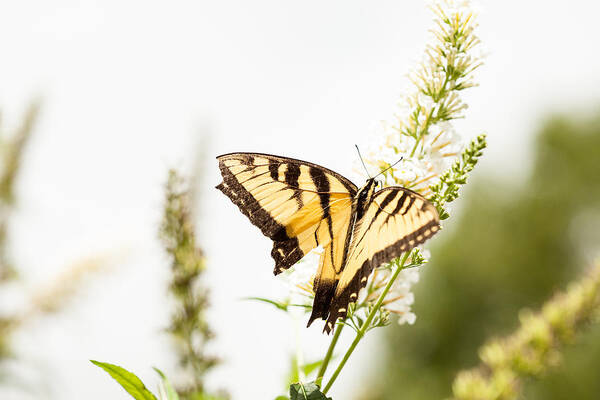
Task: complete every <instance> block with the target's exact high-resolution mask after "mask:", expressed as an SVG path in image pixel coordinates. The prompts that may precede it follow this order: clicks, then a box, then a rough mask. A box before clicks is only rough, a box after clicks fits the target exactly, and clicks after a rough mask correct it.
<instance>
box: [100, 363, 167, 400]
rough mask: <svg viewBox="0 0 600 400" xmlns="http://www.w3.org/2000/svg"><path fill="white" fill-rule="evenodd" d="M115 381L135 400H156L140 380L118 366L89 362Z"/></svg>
mask: <svg viewBox="0 0 600 400" xmlns="http://www.w3.org/2000/svg"><path fill="white" fill-rule="evenodd" d="M90 361H91V362H92V364H94V365H96V366H98V367H100V368H102V369H103V370H105V371H106V372H108V374H109V375H110V376H112V377H113V379H114V380H116V381H117V382H118V383H119V385H121V386H122V387H123V389H125V390H126V391H127V393H129V394H130V395H131V397H133V398H134V399H136V400H156V396H154V395H153V394H152V392H151V391H149V390H148V389H146V386H144V384H143V383H142V381H141V380H140V378H138V377H137V376H135V375H134V374H132V373H131V372H129V371H127V370H126V369H125V368H121V367H119V366H118V365H114V364H109V363H103V362H100V361H94V360H90Z"/></svg>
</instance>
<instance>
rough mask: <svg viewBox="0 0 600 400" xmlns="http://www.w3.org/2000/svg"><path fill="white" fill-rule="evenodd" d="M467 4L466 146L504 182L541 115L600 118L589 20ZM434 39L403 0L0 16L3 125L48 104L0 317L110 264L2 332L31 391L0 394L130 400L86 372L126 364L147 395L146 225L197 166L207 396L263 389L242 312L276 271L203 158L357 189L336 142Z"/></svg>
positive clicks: (284, 332)
mask: <svg viewBox="0 0 600 400" xmlns="http://www.w3.org/2000/svg"><path fill="white" fill-rule="evenodd" d="M481 11H482V12H481V14H480V18H479V22H480V30H479V34H480V37H481V39H482V41H483V43H484V45H485V48H486V49H487V51H488V52H489V56H488V57H487V59H486V65H485V66H484V67H483V68H482V69H481V70H480V71H479V72H478V74H477V80H478V82H479V83H480V87H478V88H475V89H471V90H470V91H469V93H467V96H466V100H467V102H468V103H469V105H470V108H469V110H468V111H467V119H465V120H464V121H460V122H459V123H458V124H457V126H458V127H459V128H460V131H461V133H462V134H463V135H464V136H465V137H467V138H468V137H472V136H474V135H476V134H479V133H481V132H484V131H485V132H487V133H488V134H489V150H488V151H487V152H486V158H485V160H484V162H483V167H482V168H483V169H486V170H487V171H489V172H493V173H494V174H495V175H497V176H501V177H504V178H506V179H518V175H519V174H523V173H526V172H527V168H528V165H529V164H528V152H527V149H528V145H529V143H530V140H531V134H532V132H533V131H534V130H535V128H536V127H537V126H538V124H539V122H540V121H541V120H543V117H544V115H546V113H547V112H549V111H550V110H563V111H568V110H571V111H572V110H579V109H583V110H592V109H594V107H597V105H598V104H599V100H600V74H598V71H600V55H599V53H598V51H597V49H598V45H597V42H598V39H599V38H600V26H599V24H598V22H597V17H598V12H599V11H600V9H599V7H598V6H597V5H595V3H594V2H588V1H583V0H580V1H570V2H555V1H545V2H541V1H539V2H538V1H533V2H525V1H502V2H500V1H495V2H491V1H487V2H483V3H482V7H481ZM430 27H431V13H430V12H429V11H428V10H427V9H426V7H425V4H424V3H422V2H420V1H411V2H406V1H376V2H365V1H348V0H344V1H341V0H339V1H312V0H310V1H301V2H300V1H294V2H292V1H289V0H284V1H282V0H272V1H264V0H255V1H241V0H239V1H231V0H229V1H228V0H225V1H212V2H208V1H172V2H156V1H65V0H61V1H52V2H48V1H32V0H21V1H18V2H17V1H10V2H9V1H2V2H0V57H1V58H0V60H2V61H1V63H0V108H1V109H2V112H3V123H4V124H5V127H6V126H14V125H15V124H17V123H18V121H19V119H20V116H21V114H22V112H23V110H24V109H25V107H26V104H27V103H28V101H29V100H30V99H31V98H33V97H36V96H40V97H41V98H42V99H43V112H42V114H41V116H40V120H39V123H38V124H37V127H36V129H35V132H34V136H33V138H32V141H31V143H30V145H29V146H28V148H27V152H26V158H25V160H24V167H23V170H22V173H21V175H20V179H19V181H18V187H17V192H18V199H19V203H18V209H17V211H16V215H15V216H14V219H13V224H12V227H11V231H10V232H11V241H10V244H11V251H12V254H13V257H14V260H15V264H17V265H18V267H19V268H20V270H21V271H22V280H21V282H20V283H18V284H16V285H14V286H13V287H12V288H10V290H8V292H10V293H12V294H13V295H10V296H9V295H8V294H7V293H6V289H3V290H5V293H0V300H2V299H4V300H5V301H4V305H3V307H4V308H9V309H10V308H12V307H13V304H14V303H10V304H8V305H7V303H6V301H9V300H6V299H10V301H11V302H14V301H16V300H15V296H14V294H15V293H19V292H20V290H21V288H23V287H25V288H27V289H30V290H33V289H34V288H36V287H40V286H41V287H43V286H45V285H48V284H49V283H50V282H51V281H52V278H53V277H55V276H56V275H57V274H59V273H61V271H65V269H66V268H67V267H68V266H69V265H71V264H73V263H76V262H77V261H78V260H81V259H82V258H85V257H88V256H95V255H108V256H111V257H112V258H111V259H112V260H113V261H112V262H111V263H110V269H109V270H108V271H107V272H104V273H100V274H99V275H98V277H97V278H96V279H94V280H93V281H89V282H88V283H87V284H86V285H85V286H84V287H82V288H81V290H80V296H78V297H77V299H76V300H75V301H74V302H73V303H71V305H70V306H69V307H68V308H67V309H66V310H65V311H64V312H62V313H60V314H59V315H56V316H53V317H48V318H42V319H39V320H36V321H35V322H33V323H31V324H29V325H27V327H26V328H27V329H24V330H23V331H22V333H20V334H18V335H17V336H16V337H15V348H16V351H17V354H18V355H19V358H20V359H21V360H22V362H21V363H19V364H15V365H13V366H12V368H13V369H14V370H15V371H14V372H16V373H17V374H19V375H20V376H23V379H24V380H25V381H24V383H23V385H25V386H27V387H28V389H27V391H23V390H17V389H14V388H8V387H3V388H0V398H2V399H8V400H12V399H19V400H20V399H29V398H49V399H65V400H71V399H72V400H75V399H82V398H85V399H107V398H110V399H127V398H128V396H127V395H126V393H125V392H124V391H122V389H120V388H119V387H118V386H117V385H116V383H114V382H113V381H112V380H111V379H110V378H109V377H108V376H107V375H105V374H104V373H103V372H102V371H100V370H99V369H97V368H96V367H93V366H92V365H91V364H90V363H89V362H88V361H87V360H88V359H90V358H93V359H98V360H104V361H109V362H113V363H117V364H120V365H123V366H125V367H127V368H128V369H130V370H132V371H135V372H136V373H137V374H138V375H139V376H140V377H141V378H142V379H143V380H144V381H145V382H147V383H148V384H149V386H150V387H152V388H154V387H155V386H154V383H155V382H156V381H157V379H156V377H155V375H154V372H153V371H152V370H151V368H150V367H151V366H158V367H160V368H162V369H163V370H165V371H166V372H170V371H173V369H174V366H175V360H174V357H173V356H172V354H171V350H170V347H169V346H170V342H169V340H168V338H166V337H165V335H164V334H162V333H161V329H162V328H163V327H164V326H165V324H166V323H167V320H168V313H169V310H170V303H169V300H168V297H167V295H166V280H167V279H168V260H167V259H166V258H165V255H164V254H163V253H162V250H161V247H160V243H159V242H158V240H157V234H156V232H157V227H158V224H159V222H160V215H161V204H162V195H163V193H162V184H163V182H164V180H165V177H166V171H167V169H168V168H169V167H179V168H181V169H182V170H184V171H190V170H191V168H192V167H193V166H194V165H201V168H202V169H203V171H204V172H205V174H204V178H203V181H202V182H201V183H200V184H201V194H202V196H201V198H202V204H201V206H202V209H201V213H200V216H199V219H198V222H199V223H200V224H201V226H200V235H199V240H200V243H201V244H202V246H203V247H204V249H205V250H206V254H207V256H208V263H209V268H210V271H209V273H208V278H207V283H208V285H209V286H210V288H211V298H212V303H213V308H212V310H211V312H210V321H211V323H212V325H213V327H214V329H215V331H216V333H217V340H216V342H215V343H214V345H213V347H212V349H213V350H214V352H215V353H216V354H219V355H220V356H221V357H222V358H223V361H224V362H223V364H222V365H221V366H220V367H219V368H218V369H217V370H215V372H214V373H213V374H211V376H210V379H209V386H210V387H213V388H218V387H223V388H227V389H228V390H229V391H230V392H231V394H232V395H233V398H234V399H272V398H274V397H275V396H276V395H277V394H280V393H281V392H282V391H283V379H284V376H285V373H286V372H287V368H288V361H287V360H288V356H289V354H290V353H291V352H292V351H293V344H294V340H295V337H294V331H293V329H292V325H291V324H290V322H289V321H288V319H287V318H286V317H285V316H284V315H283V314H282V315H279V314H278V313H276V312H275V311H273V310H271V309H270V308H268V307H266V306H263V305H260V304H252V303H244V302H240V301H239V300H238V299H239V298H241V297H244V296H250V295H263V296H268V295H276V294H277V293H281V292H282V290H283V286H282V285H281V284H280V283H278V282H277V280H276V279H275V278H273V276H272V273H271V270H272V260H271V259H270V257H269V252H270V244H269V241H268V240H267V239H266V238H264V237H262V236H261V235H260V233H259V232H258V230H257V229H256V228H253V227H252V226H251V225H250V224H249V223H248V221H247V220H246V219H245V217H243V216H242V215H241V214H240V213H239V212H238V211H237V209H236V208H235V206H233V205H232V204H231V203H230V202H229V200H227V199H226V198H225V197H224V196H223V195H222V194H220V193H218V192H217V191H216V190H214V189H213V186H214V185H215V184H217V183H218V182H219V177H218V171H217V165H216V162H215V160H214V157H215V156H216V155H218V154H221V153H226V152H231V151H259V152H267V153H275V154H281V155H286V156H291V157H297V158H302V159H306V160H309V161H313V162H316V163H319V164H322V165H326V166H328V167H330V168H332V169H334V170H336V171H338V172H340V173H342V174H344V175H347V176H352V166H353V163H354V161H355V158H356V157H355V153H354V148H353V144H354V143H357V144H359V145H362V146H366V145H367V143H368V141H369V138H368V132H369V131H370V129H371V128H372V126H373V124H374V123H376V121H378V120H381V119H388V118H390V117H391V115H392V114H393V112H394V109H395V106H396V103H397V101H398V100H399V99H400V94H401V92H402V90H403V89H404V88H406V87H407V80H406V77H405V74H406V72H407V71H408V69H409V68H411V67H412V66H414V65H415V63H416V62H417V61H418V60H419V59H420V57H421V54H422V50H423V48H424V46H425V43H426V42H427V39H428V37H429V36H428V28H430ZM207 135H209V136H210V138H209V140H208V143H209V146H208V147H206V148H204V150H202V149H200V148H199V144H200V143H202V137H203V136H207ZM200 156H202V158H201V159H199V157H200ZM198 163H199V164H198ZM357 183H360V182H357ZM16 297H18V296H16ZM417 301H426V299H417ZM19 304H20V303H19ZM417 323H418V319H417ZM388 329H410V328H409V327H408V328H407V327H403V328H397V327H392V328H388ZM304 334H305V337H304V340H305V341H306V342H307V343H309V344H310V345H307V346H305V347H310V348H311V349H312V350H311V352H310V353H309V354H307V356H306V357H307V358H308V359H314V358H316V357H318V356H319V355H321V354H322V353H324V351H325V347H326V344H327V343H326V340H325V339H324V338H323V337H322V336H321V335H320V333H319V328H313V329H311V330H309V331H307V332H304ZM347 339H348V338H346V340H347ZM379 339H380V338H379V337H378V336H377V335H373V336H372V337H367V340H366V343H365V344H364V345H361V347H360V348H359V350H358V352H357V354H356V356H353V358H352V359H351V361H350V364H349V367H348V369H347V370H345V371H344V373H343V375H342V377H341V379H340V380H339V381H338V383H337V384H336V386H337V388H335V390H334V391H332V392H331V394H332V395H333V396H334V398H336V399H343V398H349V397H350V393H351V392H352V391H353V390H360V388H361V387H363V386H364V385H365V384H366V383H367V379H366V378H365V377H364V373H365V371H367V370H369V371H371V370H372V368H373V366H375V365H376V357H377V355H376V350H377V342H378V341H379ZM32 371H33V372H32Z"/></svg>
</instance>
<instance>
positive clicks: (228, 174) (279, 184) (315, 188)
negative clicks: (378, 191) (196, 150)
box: [217, 153, 357, 320]
mask: <svg viewBox="0 0 600 400" xmlns="http://www.w3.org/2000/svg"><path fill="white" fill-rule="evenodd" d="M217 159H218V160H219V168H220V169H221V175H222V176H223V182H222V183H221V184H220V185H218V186H217V189H219V190H221V191H222V192H223V193H224V194H225V195H227V196H228V197H229V198H230V199H231V201H233V203H234V204H235V205H237V206H238V207H239V209H240V211H241V212H242V213H243V214H244V215H246V216H247V217H248V218H249V219H250V221H251V222H252V223H253V224H254V225H256V226H257V227H259V228H260V230H261V231H262V233H263V234H264V235H265V236H267V237H269V238H271V239H272V240H273V242H274V243H273V249H272V251H271V256H272V257H273V259H274V260H275V269H274V273H275V274H278V273H280V272H282V271H284V270H285V269H287V268H289V267H290V266H292V265H294V264H295V263H296V262H297V261H298V260H300V259H301V258H302V257H304V255H306V254H307V253H308V252H310V251H311V250H312V249H314V248H315V247H317V246H319V245H321V246H322V247H323V249H324V251H323V254H322V255H321V260H320V263H319V270H318V272H317V276H316V278H315V284H314V288H315V293H316V295H315V302H314V308H313V315H314V316H315V317H319V316H321V317H324V316H326V315H327V314H328V310H329V304H330V302H331V298H332V297H333V293H334V290H335V282H336V281H337V279H338V277H339V275H340V273H341V269H342V266H343V264H344V262H345V256H346V254H347V250H348V247H349V238H350V235H349V230H350V229H351V225H352V224H351V222H352V218H353V215H354V213H353V209H352V204H353V198H354V196H355V195H356V192H357V188H356V186H355V185H354V184H353V183H352V182H350V181H349V180H348V179H346V178H344V177H343V176H341V175H339V174H337V173H335V172H333V171H331V170H329V169H327V168H324V167H321V166H319V165H316V164H312V163H309V162H306V161H300V160H295V159H292V158H286V157H279V156H273V155H267V154H258V153H231V154H225V155H222V156H219V157H217ZM312 319H314V318H311V320H312Z"/></svg>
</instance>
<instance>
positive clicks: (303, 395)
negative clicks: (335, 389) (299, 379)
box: [290, 382, 331, 400]
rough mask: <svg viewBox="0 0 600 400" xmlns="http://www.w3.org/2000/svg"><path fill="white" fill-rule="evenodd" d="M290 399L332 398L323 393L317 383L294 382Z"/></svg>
mask: <svg viewBox="0 0 600 400" xmlns="http://www.w3.org/2000/svg"><path fill="white" fill-rule="evenodd" d="M290 400H331V398H330V397H325V395H324V394H323V393H321V389H320V388H319V386H317V384H316V383H314V382H310V383H294V384H293V385H291V386H290Z"/></svg>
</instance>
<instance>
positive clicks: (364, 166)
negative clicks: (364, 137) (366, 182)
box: [354, 144, 371, 178]
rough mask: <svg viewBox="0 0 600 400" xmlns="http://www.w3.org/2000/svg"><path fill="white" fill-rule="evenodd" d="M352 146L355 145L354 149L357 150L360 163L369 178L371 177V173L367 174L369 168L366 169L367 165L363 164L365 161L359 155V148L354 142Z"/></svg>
mask: <svg viewBox="0 0 600 400" xmlns="http://www.w3.org/2000/svg"><path fill="white" fill-rule="evenodd" d="M354 147H356V151H357V152H358V158H360V162H361V163H362V165H363V168H364V169H365V171H367V175H368V176H369V178H371V174H369V170H368V169H367V166H366V165H365V162H364V161H363V158H362V156H361V155H360V150H359V149H358V145H357V144H355V145H354Z"/></svg>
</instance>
